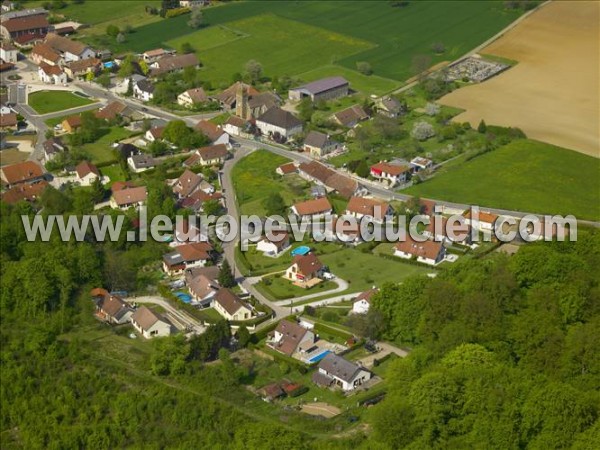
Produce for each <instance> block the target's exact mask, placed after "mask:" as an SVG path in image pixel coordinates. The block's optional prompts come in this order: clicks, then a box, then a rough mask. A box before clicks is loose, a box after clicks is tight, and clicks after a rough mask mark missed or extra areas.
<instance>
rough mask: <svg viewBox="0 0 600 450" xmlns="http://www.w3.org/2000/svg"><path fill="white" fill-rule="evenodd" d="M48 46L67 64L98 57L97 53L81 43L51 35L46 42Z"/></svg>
mask: <svg viewBox="0 0 600 450" xmlns="http://www.w3.org/2000/svg"><path fill="white" fill-rule="evenodd" d="M44 42H45V44H46V45H48V46H49V47H51V48H52V49H53V50H54V51H55V52H57V53H58V54H59V55H61V57H62V58H63V60H64V61H65V63H69V62H71V61H79V60H82V59H90V58H95V57H96V51H95V50H94V49H92V48H90V47H88V46H87V45H85V44H83V43H82V42H79V41H74V40H72V39H69V38H66V37H63V36H59V35H58V34H54V33H49V34H48V35H47V36H46V40H45V41H44Z"/></svg>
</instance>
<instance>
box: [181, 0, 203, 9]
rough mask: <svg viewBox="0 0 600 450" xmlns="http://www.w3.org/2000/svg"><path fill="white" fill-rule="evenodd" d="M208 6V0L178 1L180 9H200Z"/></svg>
mask: <svg viewBox="0 0 600 450" xmlns="http://www.w3.org/2000/svg"><path fill="white" fill-rule="evenodd" d="M208 5H210V0H179V7H180V8H201V7H203V6H208Z"/></svg>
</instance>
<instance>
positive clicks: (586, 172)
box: [407, 140, 600, 220]
mask: <svg viewBox="0 0 600 450" xmlns="http://www.w3.org/2000/svg"><path fill="white" fill-rule="evenodd" d="M599 174H600V160H598V159H597V158H593V157H591V156H586V155H583V154H581V153H577V152H574V151H571V150H567V149H564V148H560V147H555V146H553V145H550V144H545V143H542V142H537V141H532V140H519V141H515V142H512V143H510V144H508V145H506V146H504V147H502V148H499V149H497V150H495V151H492V152H490V153H487V154H484V155H482V156H479V157H477V158H475V159H473V160H471V161H467V162H465V163H463V164H461V165H460V166H457V165H454V166H453V167H452V168H449V169H448V170H447V171H445V172H443V173H440V174H438V175H436V176H435V177H434V178H433V179H431V180H429V181H427V182H425V183H422V184H419V185H417V186H414V187H412V188H409V189H408V190H407V193H410V194H415V195H419V196H422V197H428V198H436V199H441V200H448V201H454V202H460V203H470V204H474V205H478V206H481V207H493V208H503V209H509V210H517V211H525V212H532V213H539V214H561V215H566V214H573V215H575V216H576V217H577V218H580V219H592V220H599V219H600V178H599Z"/></svg>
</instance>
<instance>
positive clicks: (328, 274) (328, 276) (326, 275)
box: [323, 272, 335, 280]
mask: <svg viewBox="0 0 600 450" xmlns="http://www.w3.org/2000/svg"><path fill="white" fill-rule="evenodd" d="M323 278H324V279H326V280H333V279H334V278H335V275H334V274H332V273H331V272H325V273H323Z"/></svg>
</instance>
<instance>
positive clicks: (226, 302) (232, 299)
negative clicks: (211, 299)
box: [215, 288, 250, 316]
mask: <svg viewBox="0 0 600 450" xmlns="http://www.w3.org/2000/svg"><path fill="white" fill-rule="evenodd" d="M215 301H216V302H217V303H219V305H221V306H222V307H223V309H224V310H225V311H227V312H228V313H229V314H230V315H232V316H233V315H234V314H235V313H236V312H238V311H239V309H240V308H242V307H245V308H248V309H250V307H249V306H248V305H247V304H245V303H244V302H243V301H241V300H240V299H239V297H238V296H237V295H235V294H234V293H233V292H231V291H230V290H229V289H227V288H221V289H219V291H218V292H217V295H216V296H215Z"/></svg>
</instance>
